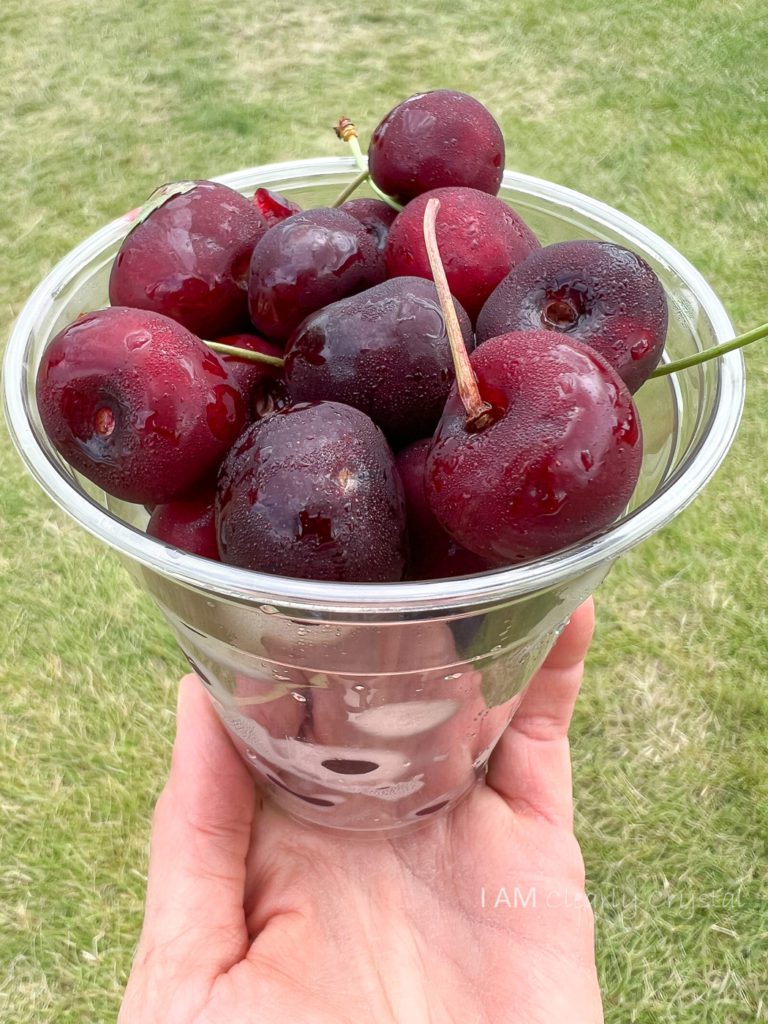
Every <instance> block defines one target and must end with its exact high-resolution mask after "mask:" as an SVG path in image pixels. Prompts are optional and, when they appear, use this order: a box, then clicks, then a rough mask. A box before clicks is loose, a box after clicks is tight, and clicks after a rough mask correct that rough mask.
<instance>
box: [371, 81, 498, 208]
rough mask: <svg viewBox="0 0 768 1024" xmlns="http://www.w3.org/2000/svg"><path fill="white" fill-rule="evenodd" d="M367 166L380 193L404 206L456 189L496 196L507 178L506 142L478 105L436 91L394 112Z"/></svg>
mask: <svg viewBox="0 0 768 1024" xmlns="http://www.w3.org/2000/svg"><path fill="white" fill-rule="evenodd" d="M368 166H369V168H370V171H371V178H372V179H373V181H374V182H375V183H376V184H377V185H378V186H379V188H380V189H381V190H382V192H386V194H387V195H390V196H394V197H395V198H396V199H398V200H399V201H400V202H401V203H408V202H409V201H410V200H411V199H414V198H415V197H416V196H419V195H421V194H422V193H424V192H429V191H431V190H432V189H436V188H445V187H448V186H453V185H466V186H467V187H468V188H476V189H479V190H480V191H481V192H489V193H490V194H491V195H494V196H495V195H496V193H497V192H498V191H499V186H500V185H501V178H502V174H503V173H504V137H503V135H502V134H501V129H500V128H499V126H498V124H497V123H496V121H495V120H494V118H493V117H492V116H491V114H490V113H489V112H488V110H487V109H486V108H485V107H484V106H483V104H482V103H480V102H479V101H478V100H476V99H474V98H473V97H472V96H468V95H467V94H466V93H463V92H455V91H454V90H452V89H436V90H435V91H433V92H424V93H419V94H418V95H416V96H411V97H410V98H409V99H407V100H404V101H403V102H402V103H399V104H398V105H397V106H396V107H395V108H394V109H393V110H390V112H389V113H388V114H387V116H386V117H385V118H384V120H383V121H381V123H380V124H379V125H378V126H377V127H376V129H375V130H374V132H373V135H372V137H371V144H370V146H369V148H368Z"/></svg>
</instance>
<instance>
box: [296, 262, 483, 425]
mask: <svg viewBox="0 0 768 1024" xmlns="http://www.w3.org/2000/svg"><path fill="white" fill-rule="evenodd" d="M454 308H455V310H456V313H457V316H458V318H459V323H460V326H461V330H462V335H463V337H464V343H465V344H466V345H467V346H468V347H469V348H471V347H472V344H473V337H472V326H471V324H470V322H469V318H468V316H467V314H466V313H465V312H464V310H463V309H462V308H461V306H460V305H459V303H458V302H456V301H455V300H454ZM285 378H286V381H287V383H288V390H289V392H290V394H291V396H292V397H293V399H294V401H296V402H311V401H317V400H321V399H326V400H329V401H332V402H344V403H346V404H347V405H353V406H354V407H355V408H356V409H361V410H362V411H363V412H364V413H366V414H367V415H368V416H370V417H371V419H372V420H373V421H374V423H377V424H378V425H379V426H380V427H381V429H382V430H383V431H384V433H385V434H386V435H387V437H388V438H389V440H390V442H391V443H392V444H395V445H401V444H404V443H406V442H407V441H409V440H413V439H414V438H417V437H425V436H426V435H427V434H431V433H432V431H433V430H434V429H435V427H436V425H437V421H438V420H439V419H440V414H441V413H442V411H443V406H444V405H445V400H446V398H447V397H448V392H449V391H450V389H451V384H452V383H453V380H454V372H453V360H452V359H451V349H450V345H449V343H448V336H447V334H446V330H445V321H444V320H443V314H442V311H441V309H440V302H439V300H438V297H437V290H436V289H435V285H434V283H433V282H432V281H425V280H424V279H423V278H419V277H398V278H393V279H392V280H390V281H384V282H383V283H382V284H379V285H376V286H375V287H374V288H369V289H368V290H367V291H364V292H360V293H359V294H358V295H352V296H350V297H349V298H347V299H341V300H340V301H339V302H334V303H332V304H331V305H330V306H325V307H324V308H323V309H320V310H318V311H317V312H316V313H312V314H311V315H310V316H308V317H307V318H306V320H304V321H303V322H302V323H301V324H300V325H299V327H298V328H297V330H296V331H294V333H293V334H292V335H291V337H290V339H289V341H288V345H287V347H286V351H285Z"/></svg>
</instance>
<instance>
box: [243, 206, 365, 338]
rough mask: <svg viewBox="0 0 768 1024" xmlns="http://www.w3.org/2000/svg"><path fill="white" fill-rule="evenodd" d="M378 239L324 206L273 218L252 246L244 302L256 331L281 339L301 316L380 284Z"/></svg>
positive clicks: (354, 221) (347, 216) (288, 333)
mask: <svg viewBox="0 0 768 1024" xmlns="http://www.w3.org/2000/svg"><path fill="white" fill-rule="evenodd" d="M380 263H381V261H380V259H379V257H378V254H377V252H376V245H375V243H374V241H373V239H372V238H371V236H370V234H369V233H368V232H367V231H366V229H365V228H364V227H363V225H362V224H361V223H360V222H359V221H358V220H355V218H354V217H352V216H350V215H349V214H348V213H344V212H343V211H342V210H331V209H326V208H325V207H322V208H318V209H315V210H307V211H305V212H304V213H297V214H294V216H293V217H289V218H288V219H287V220H284V221H281V222H280V223H279V224H275V225H274V227H271V228H270V229H269V231H267V233H266V234H265V235H264V237H263V238H262V239H261V241H260V242H259V244H258V245H257V246H256V248H255V249H254V250H253V257H252V259H251V269H250V279H249V285H248V304H249V309H250V315H251V320H252V321H253V324H254V326H255V327H256V330H257V332H258V333H259V334H262V335H264V336H265V337H266V338H270V339H271V340H273V341H285V340H286V339H287V338H288V337H289V335H290V334H291V331H293V329H294V328H295V327H297V326H298V325H299V324H300V323H301V321H302V320H303V319H304V317H305V316H308V315H309V314H310V313H314V312H315V310H316V309H320V308H321V307H322V306H327V305H328V304H329V303H330V302H336V301H338V300H339V299H343V298H345V297H346V296H347V295H353V294H354V293H355V292H359V291H363V289H365V288H370V287H371V286H372V285H374V284H378V282H379V281H380V280H381V277H382V271H381V266H380Z"/></svg>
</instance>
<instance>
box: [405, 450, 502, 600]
mask: <svg viewBox="0 0 768 1024" xmlns="http://www.w3.org/2000/svg"><path fill="white" fill-rule="evenodd" d="M431 447H432V441H431V439H430V438H422V439H421V440H419V441H414V442H413V443H412V444H409V445H408V446H407V447H406V448H403V449H402V450H401V451H399V452H398V453H397V455H396V456H395V464H396V465H397V471H398V473H399V474H400V479H401V480H402V482H403V491H404V493H405V507H406V515H407V518H408V541H409V543H408V549H409V559H408V572H407V574H406V579H409V580H440V579H449V578H450V577H452V576H470V575H474V574H475V573H479V572H487V571H488V570H489V569H493V568H496V565H495V564H494V563H492V562H489V561H488V560H487V559H485V558H481V557H480V556H479V555H476V554H474V552H472V551H467V549H466V548H464V547H462V546H461V544H458V543H457V542H456V541H455V540H454V539H453V537H451V536H450V534H448V533H446V532H445V530H444V529H443V528H442V526H441V525H440V523H439V522H438V521H437V519H436V517H435V514H434V512H433V511H432V509H431V507H430V505H429V500H428V498H427V488H426V475H425V473H426V465H427V456H428V455H429V451H430V448H431Z"/></svg>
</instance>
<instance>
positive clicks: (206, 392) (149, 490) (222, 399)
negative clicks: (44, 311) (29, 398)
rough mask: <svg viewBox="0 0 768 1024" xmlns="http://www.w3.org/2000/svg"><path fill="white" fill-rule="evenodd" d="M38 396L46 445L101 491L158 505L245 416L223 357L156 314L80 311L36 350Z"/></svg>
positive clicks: (212, 458) (220, 447)
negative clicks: (41, 351) (39, 355)
mask: <svg viewBox="0 0 768 1024" xmlns="http://www.w3.org/2000/svg"><path fill="white" fill-rule="evenodd" d="M37 404H38V409H39V412H40V418H41V420H42V423H43V426H44V428H45V430H46V432H47V434H48V436H49V437H50V439H51V441H52V443H53V445H54V447H55V448H56V449H57V451H59V452H60V453H61V454H62V455H63V456H64V458H65V459H66V460H67V462H69V464H70V465H71V466H73V467H74V468H75V469H76V470H78V472H80V473H82V474H83V475H84V476H86V477H87V478H88V479H89V480H92V481H93V482H94V483H95V484H97V485H98V486H99V487H102V488H103V489H104V490H105V491H106V492H107V493H108V494H112V495H114V496H115V497H117V498H122V499H123V500H124V501H132V502H136V503H137V504H142V505H143V504H161V503H163V502H167V501H169V500H170V499H172V498H174V497H176V496H177V495H179V494H182V493H183V492H185V491H186V490H188V489H189V488H190V487H192V486H193V485H194V484H195V483H196V482H197V481H198V480H200V479H202V478H203V477H204V476H205V474H206V473H208V472H210V471H211V470H212V469H214V468H215V466H216V465H217V464H218V463H219V462H220V461H221V459H222V458H223V456H224V454H225V452H226V451H227V449H228V448H229V447H230V445H231V444H232V443H233V442H234V441H235V439H236V438H237V436H238V434H239V433H240V430H241V429H242V426H243V423H244V420H245V409H244V404H243V400H242V397H241V395H240V392H239V390H238V389H237V387H235V386H234V384H233V382H232V381H231V380H230V377H229V374H228V373H227V371H226V369H225V368H224V366H223V365H222V363H221V360H220V359H219V358H218V357H217V356H216V355H214V353H213V352H210V351H209V350H208V349H207V348H206V347H205V345H203V343H202V342H201V341H200V340H199V338H196V337H195V336H194V335H193V334H191V333H190V332H189V331H188V330H186V328H184V327H182V326H181V324H178V323H176V321H175V320H171V319H169V318H168V317H165V316H162V315H160V314H159V313H150V312H146V311H144V310H137V309H126V308H124V307H120V306H113V307H110V308H108V309H100V310H96V311H95V312H93V313H87V314H86V315H85V316H82V317H79V318H78V319H77V320H76V321H75V322H74V323H72V324H70V325H69V326H68V327H65V328H64V329H63V330H62V331H60V332H59V333H58V334H57V335H56V336H55V337H54V338H53V339H52V340H51V342H50V344H49V345H48V348H47V349H46V351H45V353H44V354H43V358H42V360H41V362H40V367H39V370H38V374H37Z"/></svg>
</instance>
